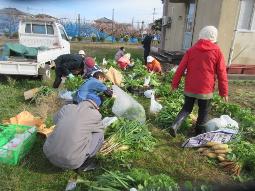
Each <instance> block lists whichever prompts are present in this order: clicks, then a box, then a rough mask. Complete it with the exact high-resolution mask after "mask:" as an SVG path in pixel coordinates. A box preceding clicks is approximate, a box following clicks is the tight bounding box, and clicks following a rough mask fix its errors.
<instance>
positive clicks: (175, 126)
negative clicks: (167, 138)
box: [169, 111, 189, 137]
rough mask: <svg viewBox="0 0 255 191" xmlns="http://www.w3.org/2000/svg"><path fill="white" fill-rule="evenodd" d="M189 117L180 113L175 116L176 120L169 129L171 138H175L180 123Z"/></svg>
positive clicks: (184, 113)
mask: <svg viewBox="0 0 255 191" xmlns="http://www.w3.org/2000/svg"><path fill="white" fill-rule="evenodd" d="M188 115H189V113H188V112H184V111H183V112H181V113H179V114H178V115H177V118H176V119H175V121H174V123H173V124H172V126H171V127H170V130H169V131H170V135H172V136H173V137H176V134H177V130H178V129H179V127H180V126H181V124H182V122H183V121H184V120H185V119H186V118H187V116H188Z"/></svg>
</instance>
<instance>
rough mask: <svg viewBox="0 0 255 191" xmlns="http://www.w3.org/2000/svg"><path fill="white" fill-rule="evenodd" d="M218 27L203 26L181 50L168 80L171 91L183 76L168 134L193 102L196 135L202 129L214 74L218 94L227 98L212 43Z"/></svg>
mask: <svg viewBox="0 0 255 191" xmlns="http://www.w3.org/2000/svg"><path fill="white" fill-rule="evenodd" d="M217 35H218V30H217V29H216V28H215V27H214V26H206V27H204V28H203V29H202V30H201V31H200V33H199V40H198V41H197V43H196V44H195V45H194V46H192V47H191V48H190V49H189V50H187V52H186V53H185V55H184V57H183V58H182V60H181V62H180V64H179V66H178V68H177V71H176V72H175V74H174V77H173V81H172V87H171V88H172V91H175V90H176V89H177V88H178V86H179V83H180V81H181V78H182V76H183V74H184V72H185V70H186V71H187V73H186V76H185V87H184V95H185V101H184V105H183V107H182V109H181V111H180V112H179V114H178V115H177V117H176V119H175V121H174V123H173V124H172V126H171V128H170V134H171V135H172V136H176V133H177V130H178V128H179V127H180V126H181V124H182V122H183V121H184V120H185V119H186V117H187V116H188V115H189V114H190V113H191V112H192V110H193V106H194V103H195V101H196V100H197V103H198V107H199V109H198V118H197V122H196V127H195V131H196V135H198V134H201V133H203V132H204V126H203V125H204V124H205V123H206V121H207V115H208V111H209V106H210V101H211V99H212V97H213V92H214V86H215V80H216V76H217V78H218V88H219V94H220V96H221V97H223V99H224V101H228V79H227V73H226V65H225V61H224V56H223V54H222V52H221V50H220V47H219V46H218V45H217V44H216V42H217Z"/></svg>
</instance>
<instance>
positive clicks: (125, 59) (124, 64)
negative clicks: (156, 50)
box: [117, 53, 134, 70]
mask: <svg viewBox="0 0 255 191" xmlns="http://www.w3.org/2000/svg"><path fill="white" fill-rule="evenodd" d="M130 57H131V55H130V54H129V53H127V54H125V55H124V56H122V57H120V59H119V60H118V62H117V63H118V66H119V67H120V68H121V69H122V70H126V69H127V68H128V67H132V66H133V65H134V64H133V62H131V61H130Z"/></svg>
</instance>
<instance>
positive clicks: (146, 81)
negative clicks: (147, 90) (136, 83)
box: [143, 76, 151, 86]
mask: <svg viewBox="0 0 255 191" xmlns="http://www.w3.org/2000/svg"><path fill="white" fill-rule="evenodd" d="M150 81H151V77H150V76H148V77H145V78H144V84H143V85H144V86H149V84H150Z"/></svg>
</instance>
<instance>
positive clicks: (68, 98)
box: [59, 90, 75, 101]
mask: <svg viewBox="0 0 255 191" xmlns="http://www.w3.org/2000/svg"><path fill="white" fill-rule="evenodd" d="M74 93H75V92H72V91H67V90H63V91H60V92H59V97H60V98H62V99H63V100H65V101H73V96H72V95H73V94H74Z"/></svg>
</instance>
